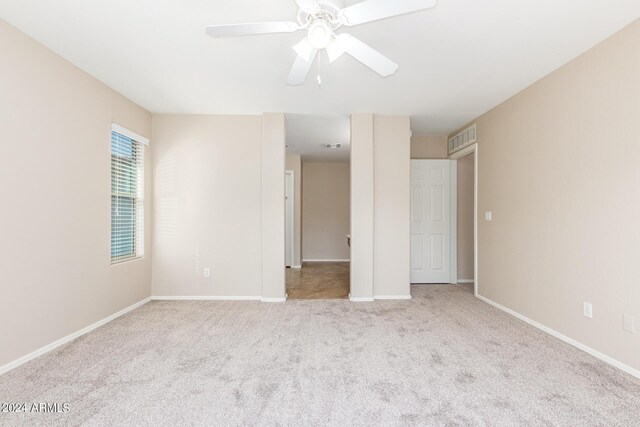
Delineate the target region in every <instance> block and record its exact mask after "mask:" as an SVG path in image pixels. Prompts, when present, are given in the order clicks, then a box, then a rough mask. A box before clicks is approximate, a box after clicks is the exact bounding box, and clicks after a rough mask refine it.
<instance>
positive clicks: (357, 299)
mask: <svg viewBox="0 0 640 427" xmlns="http://www.w3.org/2000/svg"><path fill="white" fill-rule="evenodd" d="M349 301H351V302H373V301H374V300H373V298H372V297H352V296H351V294H349Z"/></svg>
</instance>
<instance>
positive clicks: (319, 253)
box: [285, 114, 351, 299]
mask: <svg viewBox="0 0 640 427" xmlns="http://www.w3.org/2000/svg"><path fill="white" fill-rule="evenodd" d="M286 126H287V132H286V138H287V142H286V158H285V169H286V171H285V193H286V194H285V195H286V198H285V203H286V209H285V211H286V218H285V229H286V230H285V239H286V245H285V246H286V252H285V258H286V267H287V268H286V270H285V279H286V291H287V297H288V298H289V299H343V298H348V295H349V291H350V267H351V252H350V246H349V239H348V236H349V235H350V221H351V203H350V201H351V197H350V193H351V185H350V181H351V174H350V170H351V165H350V157H351V156H350V121H349V117H318V116H303V115H295V114H289V115H287V121H286Z"/></svg>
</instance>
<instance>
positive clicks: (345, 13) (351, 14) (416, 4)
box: [340, 0, 438, 26]
mask: <svg viewBox="0 0 640 427" xmlns="http://www.w3.org/2000/svg"><path fill="white" fill-rule="evenodd" d="M437 4H438V0H394V1H391V0H365V1H362V2H360V3H356V4H354V5H353V6H349V7H345V8H344V9H342V10H341V11H340V17H341V19H342V23H343V24H344V25H347V26H351V25H359V24H364V23H367V22H371V21H377V20H379V19H386V18H391V17H393V16H398V15H404V14H405V13H411V12H418V11H420V10H425V9H432V8H434V7H436V5H437Z"/></svg>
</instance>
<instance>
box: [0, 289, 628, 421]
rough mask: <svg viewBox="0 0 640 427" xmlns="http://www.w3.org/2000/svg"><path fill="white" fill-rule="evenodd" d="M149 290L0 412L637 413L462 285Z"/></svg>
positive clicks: (19, 387) (348, 416)
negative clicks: (262, 297) (228, 296)
mask: <svg viewBox="0 0 640 427" xmlns="http://www.w3.org/2000/svg"><path fill="white" fill-rule="evenodd" d="M412 294H413V295H414V299H413V300H412V301H378V302H375V303H358V304H356V303H351V302H349V301H345V300H314V301H305V300H299V301H288V302H287V303H285V304H264V303H259V302H152V303H149V304H147V305H145V306H143V307H141V308H140V309H138V310H136V311H134V312H132V313H130V314H128V315H125V316H123V317H121V318H119V319H117V320H115V321H113V322H111V323H109V324H108V325H106V326H104V327H102V328H100V329H98V330H96V331H94V332H93V333H90V334H88V335H85V336H84V337H82V338H79V339H77V340H76V341H74V342H72V343H70V344H68V345H66V346H64V347H61V348H60V349H58V350H56V351H54V352H51V353H49V354H47V355H45V356H43V357H40V358H38V359H36V360H34V361H32V362H30V363H28V364H26V365H23V366H21V367H20V368H18V369H16V370H13V371H11V372H9V373H7V374H5V375H3V376H1V377H0V402H60V403H64V402H68V403H69V404H70V412H68V413H67V414H6V413H0V423H2V424H3V425H20V424H29V425H35V424H66V425H80V424H85V425H123V426H124V425H220V424H224V425H229V424H231V425H256V424H260V425H276V424H277V425H400V424H405V425H492V426H495V425H503V426H506V425H567V426H579V425H587V426H594V425H619V426H632V425H639V424H640V418H639V416H640V381H638V380H636V379H635V378H633V377H631V376H629V375H627V374H624V373H623V372H621V371H618V370H616V369H614V368H612V367H610V366H608V365H606V364H604V363H602V362H599V361H598V360H596V359H594V358H592V357H591V356H589V355H587V354H586V353H583V352H581V351H579V350H577V349H575V348H573V347H571V346H569V345H566V344H564V343H562V342H560V341H558V340H556V339H555V338H552V337H550V336H548V335H546V334H544V333H542V332H540V331H538V330H536V329H534V328H532V327H529V326H528V325H526V324H524V323H522V322H520V321H519V320H517V319H515V318H513V317H510V316H508V315H506V314H503V313H502V312H500V311H498V310H496V309H494V308H493V307H491V306H489V305H487V304H485V303H483V302H481V301H478V300H476V299H474V298H473V296H472V294H471V290H470V287H461V286H421V287H413V288H412Z"/></svg>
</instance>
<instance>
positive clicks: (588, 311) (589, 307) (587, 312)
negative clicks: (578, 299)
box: [584, 302, 593, 319]
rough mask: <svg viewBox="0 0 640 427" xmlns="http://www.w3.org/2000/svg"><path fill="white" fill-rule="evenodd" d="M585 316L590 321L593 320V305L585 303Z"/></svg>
mask: <svg viewBox="0 0 640 427" xmlns="http://www.w3.org/2000/svg"><path fill="white" fill-rule="evenodd" d="M584 315H585V316H586V317H588V318H589V319H593V305H591V303H590V302H585V303H584Z"/></svg>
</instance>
